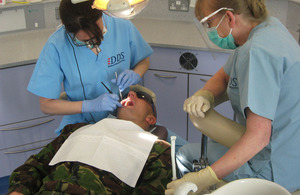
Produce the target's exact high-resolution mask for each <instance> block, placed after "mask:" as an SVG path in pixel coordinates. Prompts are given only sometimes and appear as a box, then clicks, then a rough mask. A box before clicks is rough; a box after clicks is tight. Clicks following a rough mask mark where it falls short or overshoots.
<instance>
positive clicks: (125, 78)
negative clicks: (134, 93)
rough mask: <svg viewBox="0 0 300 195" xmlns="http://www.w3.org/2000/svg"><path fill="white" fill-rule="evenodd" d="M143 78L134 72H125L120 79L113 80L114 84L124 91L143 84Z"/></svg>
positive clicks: (119, 76)
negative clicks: (140, 83)
mask: <svg viewBox="0 0 300 195" xmlns="http://www.w3.org/2000/svg"><path fill="white" fill-rule="evenodd" d="M141 80H142V77H141V76H140V75H139V74H138V73H136V72H134V71H133V70H124V71H123V72H122V73H121V74H120V75H118V79H117V80H116V79H112V80H111V82H112V83H116V84H117V85H118V86H119V88H120V90H121V91H124V90H125V89H126V88H127V87H130V86H131V85H135V84H138V83H139V82H141Z"/></svg>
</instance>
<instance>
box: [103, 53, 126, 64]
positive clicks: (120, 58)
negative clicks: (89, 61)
mask: <svg viewBox="0 0 300 195" xmlns="http://www.w3.org/2000/svg"><path fill="white" fill-rule="evenodd" d="M123 61H125V55H124V52H121V53H119V54H117V55H115V56H111V57H110V58H107V65H108V67H110V66H115V65H118V64H120V63H121V62H123Z"/></svg>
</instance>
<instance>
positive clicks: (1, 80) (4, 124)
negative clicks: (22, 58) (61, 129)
mask: <svg viewBox="0 0 300 195" xmlns="http://www.w3.org/2000/svg"><path fill="white" fill-rule="evenodd" d="M33 69H34V64H30V65H24V66H18V67H13V68H7V69H0V164H1V171H0V177H3V176H7V175H10V173H11V172H12V171H13V170H14V169H15V168H17V167H18V166H20V165H21V164H23V163H24V162H25V161H26V159H27V158H28V157H29V156H30V155H32V154H35V153H38V151H39V150H40V149H41V148H42V147H43V146H45V145H46V144H48V143H49V142H50V141H51V140H52V139H53V138H55V137H56V135H55V133H54V130H55V129H56V128H57V127H58V125H59V123H60V121H61V116H48V115H45V114H43V113H42V112H41V110H40V106H39V97H37V96H36V95H34V94H31V93H30V92H28V91H27V84H28V82H29V79H30V77H31V74H32V71H33Z"/></svg>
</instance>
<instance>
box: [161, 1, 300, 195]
mask: <svg viewBox="0 0 300 195" xmlns="http://www.w3.org/2000/svg"><path fill="white" fill-rule="evenodd" d="M195 14H196V17H197V18H198V20H199V22H200V25H202V27H203V28H204V29H206V34H207V35H208V37H209V39H210V40H211V42H213V43H214V44H216V45H217V46H219V47H221V48H223V49H232V50H234V52H233V53H232V54H231V56H230V57H229V59H228V61H227V63H226V64H225V65H224V66H223V67H222V68H221V69H220V70H219V71H218V72H217V73H216V74H215V75H214V76H213V77H212V78H211V79H210V80H209V81H208V82H207V83H206V84H205V86H204V87H203V88H202V89H200V90H199V91H197V92H196V93H195V94H194V95H193V96H192V97H189V98H188V99H187V100H186V101H185V102H184V106H183V108H184V110H185V111H186V112H188V113H189V115H190V118H191V119H192V121H193V123H194V124H195V126H197V127H199V128H198V129H200V130H201V131H202V132H205V134H208V135H209V137H210V138H211V139H213V140H218V143H217V142H213V141H212V142H209V144H208V151H207V156H208V161H209V164H210V166H208V167H207V168H205V169H202V170H200V171H199V172H193V173H188V174H186V175H184V176H183V177H182V178H181V179H179V180H176V181H173V182H171V183H169V184H168V186H167V187H168V190H166V194H173V193H174V192H175V190H176V189H177V188H178V186H180V184H181V183H183V182H185V181H190V182H193V183H195V184H196V185H197V187H198V191H197V193H198V192H200V191H202V190H204V189H206V188H207V187H209V186H211V185H213V184H216V183H218V182H220V181H221V180H222V179H223V180H225V181H227V182H230V181H233V180H237V179H242V178H261V179H267V180H270V181H274V182H276V183H278V184H280V185H282V186H283V187H285V188H286V189H287V190H288V191H290V192H293V191H295V190H298V189H300V180H299V176H300V166H299V162H300V152H299V148H300V47H299V45H298V43H297V42H296V40H295V39H294V37H292V36H291V34H290V33H289V31H288V30H287V29H286V27H285V26H284V25H283V24H282V23H281V22H280V21H279V20H278V19H276V18H274V17H271V16H269V15H268V13H267V9H266V6H265V4H264V1H263V0H252V1H249V0H198V1H197V4H196V8H195ZM224 92H227V95H228V98H229V100H230V102H231V104H232V108H233V110H234V113H235V115H236V117H237V119H238V121H239V124H237V123H236V122H234V121H231V120H228V121H226V122H224V121H225V120H223V119H222V120H219V119H221V118H222V117H220V116H218V115H215V114H213V113H214V111H213V109H211V108H212V107H213V106H214V104H216V102H219V100H220V98H221V97H223V94H224ZM211 117H213V120H211V119H210V118H211ZM233 130H238V131H236V132H242V133H240V137H239V139H237V140H233V139H232V136H230V135H234V134H236V133H233V134H231V133H232V131H233ZM226 141H229V142H226ZM224 143H229V144H224ZM224 145H227V146H226V147H225V146H224ZM200 148H201V145H200V144H196V145H192V144H191V145H186V146H183V147H182V148H181V149H179V155H182V156H183V159H187V160H188V161H189V162H192V160H193V159H199V156H200Z"/></svg>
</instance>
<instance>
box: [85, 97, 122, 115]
mask: <svg viewBox="0 0 300 195" xmlns="http://www.w3.org/2000/svg"><path fill="white" fill-rule="evenodd" d="M117 106H118V107H121V106H122V105H121V104H120V102H119V96H118V95H116V94H109V93H105V94H102V95H100V96H99V97H97V98H95V99H93V100H83V102H82V108H81V109H82V110H81V111H82V112H102V111H114V110H115V109H116V108H117Z"/></svg>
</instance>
